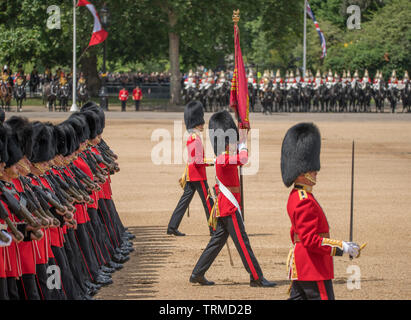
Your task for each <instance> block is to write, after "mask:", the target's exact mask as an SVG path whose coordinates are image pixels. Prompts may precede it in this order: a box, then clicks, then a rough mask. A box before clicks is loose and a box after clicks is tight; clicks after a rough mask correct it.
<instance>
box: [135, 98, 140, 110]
mask: <svg viewBox="0 0 411 320" xmlns="http://www.w3.org/2000/svg"><path fill="white" fill-rule="evenodd" d="M134 102H135V104H136V111H138V110H139V109H140V100H134Z"/></svg>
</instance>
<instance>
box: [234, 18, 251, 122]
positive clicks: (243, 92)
mask: <svg viewBox="0 0 411 320" xmlns="http://www.w3.org/2000/svg"><path fill="white" fill-rule="evenodd" d="M239 33H240V32H239V29H238V26H237V24H235V25H234V46H235V67H234V74H233V79H232V80H231V93H230V107H231V108H233V109H234V110H235V111H236V114H237V116H238V122H239V127H240V128H241V129H250V120H249V109H250V105H249V97H248V82H247V76H246V73H245V68H244V61H243V56H242V54H241V47H240V35H239Z"/></svg>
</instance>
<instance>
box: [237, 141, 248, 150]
mask: <svg viewBox="0 0 411 320" xmlns="http://www.w3.org/2000/svg"><path fill="white" fill-rule="evenodd" d="M241 150H247V143H245V142H241V143H239V144H238V151H241Z"/></svg>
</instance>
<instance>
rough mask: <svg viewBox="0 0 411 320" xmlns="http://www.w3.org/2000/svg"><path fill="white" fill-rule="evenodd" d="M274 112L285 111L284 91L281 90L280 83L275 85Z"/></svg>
mask: <svg viewBox="0 0 411 320" xmlns="http://www.w3.org/2000/svg"><path fill="white" fill-rule="evenodd" d="M273 92H274V111H275V112H279V111H280V110H281V111H284V110H283V109H284V91H283V89H281V86H280V84H279V83H276V84H275V85H274V90H273Z"/></svg>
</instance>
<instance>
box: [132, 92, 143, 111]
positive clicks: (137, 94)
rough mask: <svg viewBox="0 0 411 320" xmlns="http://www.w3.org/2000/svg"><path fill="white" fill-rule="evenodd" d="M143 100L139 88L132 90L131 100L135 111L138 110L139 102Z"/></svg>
mask: <svg viewBox="0 0 411 320" xmlns="http://www.w3.org/2000/svg"><path fill="white" fill-rule="evenodd" d="M142 98H143V92H142V91H141V89H140V88H139V87H136V88H134V90H133V100H134V103H135V106H136V111H138V110H139V108H140V101H141V99H142Z"/></svg>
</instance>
